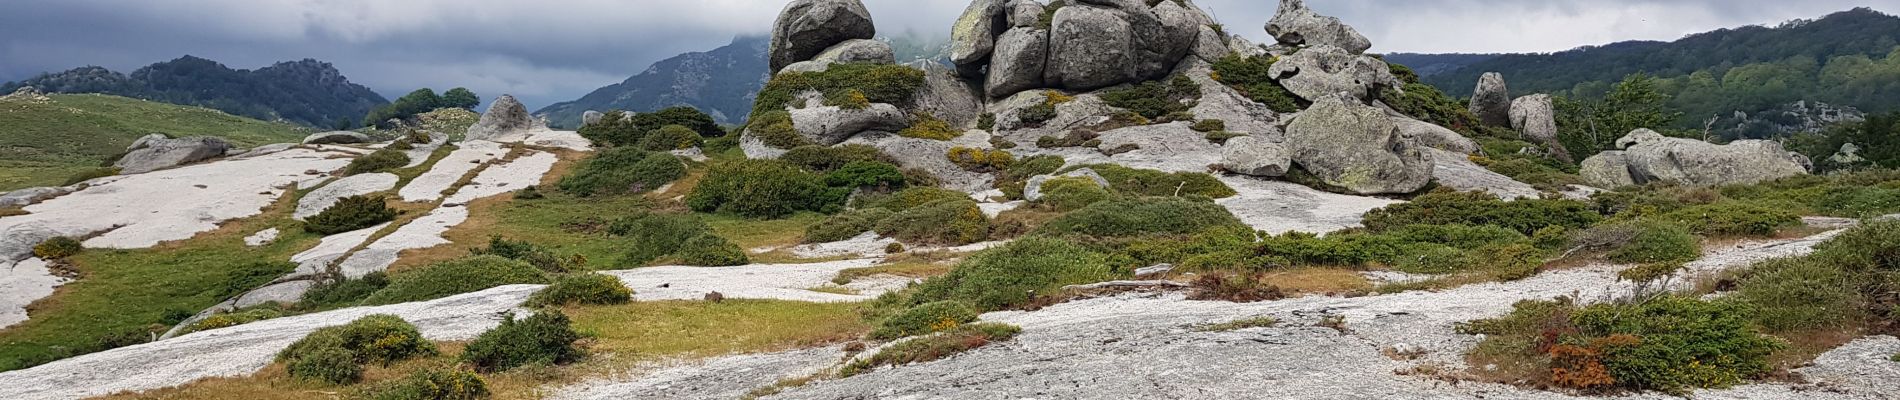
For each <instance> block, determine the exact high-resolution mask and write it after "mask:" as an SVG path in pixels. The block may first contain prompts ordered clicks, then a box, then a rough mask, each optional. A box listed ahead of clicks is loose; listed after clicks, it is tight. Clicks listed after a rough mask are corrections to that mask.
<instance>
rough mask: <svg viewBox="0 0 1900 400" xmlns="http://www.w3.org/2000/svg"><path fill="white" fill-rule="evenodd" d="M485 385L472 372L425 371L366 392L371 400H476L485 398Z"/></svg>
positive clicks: (458, 370) (485, 383)
mask: <svg viewBox="0 0 1900 400" xmlns="http://www.w3.org/2000/svg"><path fill="white" fill-rule="evenodd" d="M488 395H489V393H488V382H486V381H483V380H482V376H481V375H477V374H476V373H475V372H473V371H466V370H462V369H448V370H442V369H426V370H422V371H416V372H415V373H413V374H409V376H408V377H405V378H403V379H402V380H399V381H395V382H393V383H388V384H384V385H379V386H378V387H375V388H372V389H370V390H368V395H367V396H363V397H367V398H369V399H371V400H475V399H481V398H487V397H488Z"/></svg>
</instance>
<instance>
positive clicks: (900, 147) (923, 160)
mask: <svg viewBox="0 0 1900 400" xmlns="http://www.w3.org/2000/svg"><path fill="white" fill-rule="evenodd" d="M989 140H990V135H988V134H985V133H983V132H982V131H970V132H966V133H964V135H963V136H960V137H957V138H956V139H952V140H932V139H919V138H909V137H903V136H898V135H896V134H893V133H889V132H883V131H871V132H865V133H863V134H860V135H857V136H854V137H852V138H851V140H849V141H846V142H845V143H847V144H863V145H868V146H871V147H876V148H877V149H878V150H881V151H883V152H884V154H889V155H890V156H891V158H895V159H897V163H898V166H901V167H904V168H916V169H921V170H924V171H928V172H930V173H931V174H932V175H936V176H937V178H938V179H941V180H942V182H941V185H942V186H943V187H944V188H947V189H953V190H961V191H965V192H972V193H974V192H980V191H983V190H987V189H989V188H990V185H991V183H992V182H993V181H995V176H993V175H991V174H979V173H975V172H970V171H966V170H964V169H963V167H959V166H957V165H956V164H955V163H951V162H950V158H949V157H945V156H944V154H948V153H949V152H950V148H952V147H969V148H991V147H992V146H990V144H989Z"/></svg>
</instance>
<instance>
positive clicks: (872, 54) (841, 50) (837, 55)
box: [779, 39, 897, 73]
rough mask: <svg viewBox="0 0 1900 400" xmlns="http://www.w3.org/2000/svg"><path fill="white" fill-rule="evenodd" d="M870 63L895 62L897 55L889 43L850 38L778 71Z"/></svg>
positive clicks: (827, 68)
mask: <svg viewBox="0 0 1900 400" xmlns="http://www.w3.org/2000/svg"><path fill="white" fill-rule="evenodd" d="M846 63H871V64H895V63H897V55H896V53H894V52H893V51H892V50H891V44H890V43H885V42H883V41H879V40H868V39H851V40H846V41H844V42H843V43H838V45H836V46H831V48H829V49H825V51H824V52H822V53H818V55H817V56H815V57H812V59H810V60H806V61H800V62H797V63H793V64H792V65H788V66H786V67H785V69H784V70H780V71H779V73H786V72H824V71H827V70H830V69H831V65H832V64H846Z"/></svg>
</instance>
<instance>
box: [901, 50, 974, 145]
mask: <svg viewBox="0 0 1900 400" xmlns="http://www.w3.org/2000/svg"><path fill="white" fill-rule="evenodd" d="M923 70H924V86H923V87H922V88H920V89H918V90H917V95H916V96H915V97H914V98H913V100H912V101H913V102H915V103H916V106H915V107H914V108H915V111H918V112H924V113H929V114H930V115H932V116H936V117H937V118H938V119H942V120H943V121H944V122H948V123H950V126H951V127H953V128H957V129H965V128H970V127H973V126H975V125H976V119H977V117H979V116H981V115H982V114H983V99H982V95H981V94H980V91H979V90H978V88H977V87H975V85H973V84H971V83H970V82H967V81H964V80H963V79H962V78H960V77H958V76H957V72H956V71H954V70H951V69H949V68H947V67H944V66H942V65H939V64H935V63H931V64H925V65H924V66H923Z"/></svg>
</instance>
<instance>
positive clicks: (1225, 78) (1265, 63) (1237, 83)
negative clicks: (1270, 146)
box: [1213, 55, 1305, 113]
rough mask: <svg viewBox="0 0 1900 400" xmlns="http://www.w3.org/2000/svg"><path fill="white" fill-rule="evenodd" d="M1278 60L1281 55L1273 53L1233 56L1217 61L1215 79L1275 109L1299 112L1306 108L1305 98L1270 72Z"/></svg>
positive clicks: (1285, 111)
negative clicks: (1283, 84) (1294, 93)
mask: <svg viewBox="0 0 1900 400" xmlns="http://www.w3.org/2000/svg"><path fill="white" fill-rule="evenodd" d="M1278 61H1279V58H1277V57H1273V56H1271V55H1258V56H1251V57H1242V56H1240V55H1229V56H1227V57H1223V58H1221V59H1220V60H1216V61H1214V73H1213V78H1214V80H1215V81H1217V82H1220V83H1221V84H1223V85H1227V86H1228V87H1231V88H1234V90H1236V91H1239V92H1240V94H1241V95H1242V96H1247V98H1248V99H1253V101H1257V102H1260V104H1265V105H1266V106H1267V108H1269V109H1272V110H1273V111H1274V112H1279V113H1291V112H1299V111H1300V109H1302V108H1305V101H1303V100H1300V98H1299V96H1294V95H1293V92H1290V91H1287V90H1286V87H1285V86H1280V82H1279V81H1277V80H1274V79H1273V74H1271V73H1269V72H1268V71H1269V69H1270V68H1273V63H1275V62H1278Z"/></svg>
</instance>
